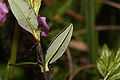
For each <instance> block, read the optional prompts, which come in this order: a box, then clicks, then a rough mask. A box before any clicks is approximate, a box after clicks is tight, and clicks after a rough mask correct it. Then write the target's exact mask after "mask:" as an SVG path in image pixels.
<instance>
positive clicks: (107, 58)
mask: <svg viewBox="0 0 120 80" xmlns="http://www.w3.org/2000/svg"><path fill="white" fill-rule="evenodd" d="M97 68H98V70H99V72H100V74H101V75H102V76H103V77H104V80H116V79H120V77H119V75H120V49H119V50H118V51H117V52H115V51H111V50H109V49H108V48H107V47H106V46H104V47H103V49H102V54H101V56H100V58H99V59H98V61H97Z"/></svg>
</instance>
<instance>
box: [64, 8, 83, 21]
mask: <svg viewBox="0 0 120 80" xmlns="http://www.w3.org/2000/svg"><path fill="white" fill-rule="evenodd" d="M66 14H67V15H68V16H70V17H72V18H74V19H75V20H78V21H83V20H84V17H83V16H81V15H79V14H78V13H76V12H75V11H73V10H68V11H67V12H66Z"/></svg>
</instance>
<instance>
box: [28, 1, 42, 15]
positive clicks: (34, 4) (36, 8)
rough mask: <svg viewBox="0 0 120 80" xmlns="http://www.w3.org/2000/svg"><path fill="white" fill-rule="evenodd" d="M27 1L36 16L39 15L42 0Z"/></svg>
mask: <svg viewBox="0 0 120 80" xmlns="http://www.w3.org/2000/svg"><path fill="white" fill-rule="evenodd" d="M27 1H28V3H29V4H30V5H31V6H32V8H33V9H34V11H35V13H36V15H38V13H39V9H40V6H41V1H42V0H27Z"/></svg>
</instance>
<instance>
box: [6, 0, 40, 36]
mask: <svg viewBox="0 0 120 80" xmlns="http://www.w3.org/2000/svg"><path fill="white" fill-rule="evenodd" d="M8 2H9V5H10V8H11V10H12V12H13V14H14V16H15V17H16V19H17V21H18V23H19V25H20V26H21V27H22V28H23V29H25V30H26V31H28V32H30V33H31V34H33V36H34V34H35V31H36V30H37V29H38V22H37V17H36V15H35V13H34V11H33V9H32V7H31V6H30V5H29V4H28V2H26V1H25V0H8Z"/></svg>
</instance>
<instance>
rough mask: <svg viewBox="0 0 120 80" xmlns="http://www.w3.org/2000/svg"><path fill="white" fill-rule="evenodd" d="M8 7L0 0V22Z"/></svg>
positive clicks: (2, 20) (3, 18)
mask: <svg viewBox="0 0 120 80" xmlns="http://www.w3.org/2000/svg"><path fill="white" fill-rule="evenodd" d="M7 13H8V8H7V6H6V4H5V3H3V2H0V23H4V22H5V20H6V18H7Z"/></svg>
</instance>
